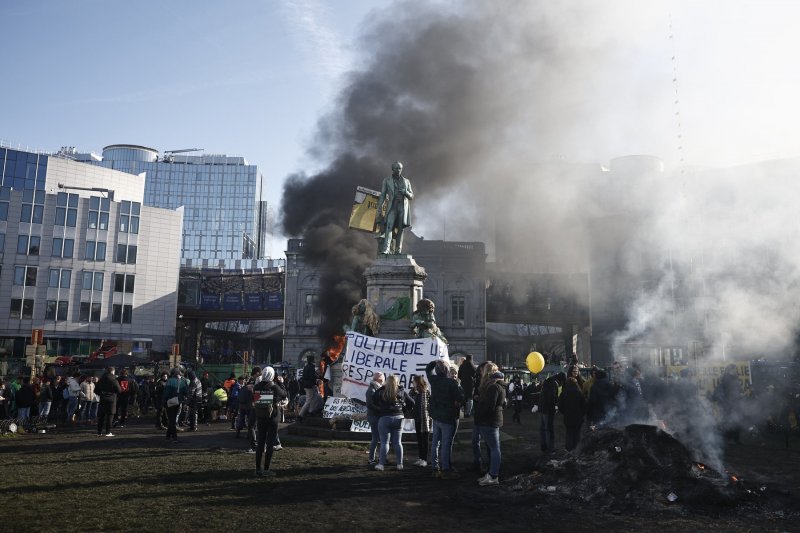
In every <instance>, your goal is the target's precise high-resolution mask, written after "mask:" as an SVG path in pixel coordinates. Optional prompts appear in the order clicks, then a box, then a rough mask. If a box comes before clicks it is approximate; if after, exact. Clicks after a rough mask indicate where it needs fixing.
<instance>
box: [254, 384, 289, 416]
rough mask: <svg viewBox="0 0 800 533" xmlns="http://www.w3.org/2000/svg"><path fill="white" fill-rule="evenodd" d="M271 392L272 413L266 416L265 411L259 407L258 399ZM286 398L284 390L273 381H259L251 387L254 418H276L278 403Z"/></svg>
mask: <svg viewBox="0 0 800 533" xmlns="http://www.w3.org/2000/svg"><path fill="white" fill-rule="evenodd" d="M267 394H272V402H273V403H272V415H271V416H269V417H267V414H266V411H265V410H264V409H261V408H260V407H259V403H258V401H259V400H260V399H262V397H263V396H265V395H267ZM285 399H286V390H285V389H284V388H283V387H282V386H281V385H280V384H279V383H276V382H274V381H260V382H258V383H256V386H255V387H253V401H254V402H255V403H254V407H255V413H256V418H260V419H266V418H277V417H278V411H279V409H278V403H279V402H281V401H283V400H285Z"/></svg>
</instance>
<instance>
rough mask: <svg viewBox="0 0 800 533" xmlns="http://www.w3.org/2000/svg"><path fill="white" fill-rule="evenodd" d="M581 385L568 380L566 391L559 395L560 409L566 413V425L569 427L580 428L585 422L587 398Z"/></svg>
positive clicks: (565, 386)
mask: <svg viewBox="0 0 800 533" xmlns="http://www.w3.org/2000/svg"><path fill="white" fill-rule="evenodd" d="M578 387H579V386H578V385H576V384H574V383H570V382H567V384H566V385H564V391H563V392H562V393H561V396H559V397H558V410H559V411H561V414H562V415H564V425H565V426H566V427H568V428H579V427H581V425H582V424H583V415H584V414H585V413H586V399H585V398H584V397H583V392H582V391H581V390H580V389H579V388H578Z"/></svg>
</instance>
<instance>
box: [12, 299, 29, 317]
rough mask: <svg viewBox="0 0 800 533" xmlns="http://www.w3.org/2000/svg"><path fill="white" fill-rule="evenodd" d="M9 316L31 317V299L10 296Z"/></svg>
mask: <svg viewBox="0 0 800 533" xmlns="http://www.w3.org/2000/svg"><path fill="white" fill-rule="evenodd" d="M9 318H16V319H20V318H33V300H32V299H29V298H25V299H24V300H23V299H22V298H11V313H10V314H9Z"/></svg>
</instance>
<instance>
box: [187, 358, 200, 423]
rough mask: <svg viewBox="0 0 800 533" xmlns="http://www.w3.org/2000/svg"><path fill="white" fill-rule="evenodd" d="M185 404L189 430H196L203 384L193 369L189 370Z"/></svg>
mask: <svg viewBox="0 0 800 533" xmlns="http://www.w3.org/2000/svg"><path fill="white" fill-rule="evenodd" d="M186 405H187V406H188V407H189V414H188V420H187V422H188V424H189V431H197V414H198V412H199V411H200V410H201V409H202V408H203V384H202V382H201V381H200V380H199V379H198V378H197V374H195V373H194V371H191V372H189V388H188V390H187V393H186Z"/></svg>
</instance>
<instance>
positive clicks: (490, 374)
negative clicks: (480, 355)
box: [475, 362, 506, 487]
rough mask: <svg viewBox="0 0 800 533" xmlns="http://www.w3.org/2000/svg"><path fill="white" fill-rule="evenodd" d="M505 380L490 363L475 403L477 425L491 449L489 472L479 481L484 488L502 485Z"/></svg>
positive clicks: (495, 366) (482, 437)
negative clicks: (501, 432)
mask: <svg viewBox="0 0 800 533" xmlns="http://www.w3.org/2000/svg"><path fill="white" fill-rule="evenodd" d="M503 378H504V375H503V373H502V372H500V371H499V370H498V369H497V365H495V364H494V363H491V362H490V363H488V364H487V365H486V368H485V370H484V373H483V378H482V379H481V384H480V386H479V387H478V394H477V397H476V402H475V425H476V426H477V427H478V432H479V433H480V436H481V439H482V440H483V442H485V443H486V446H488V448H489V471H488V472H487V473H486V475H485V476H483V477H481V478H479V479H478V484H479V485H480V486H482V487H485V486H488V485H497V484H499V483H500V479H499V476H500V461H501V454H500V428H501V427H503V407H505V405H506V388H505V386H504V384H503Z"/></svg>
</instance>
